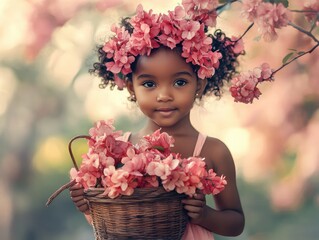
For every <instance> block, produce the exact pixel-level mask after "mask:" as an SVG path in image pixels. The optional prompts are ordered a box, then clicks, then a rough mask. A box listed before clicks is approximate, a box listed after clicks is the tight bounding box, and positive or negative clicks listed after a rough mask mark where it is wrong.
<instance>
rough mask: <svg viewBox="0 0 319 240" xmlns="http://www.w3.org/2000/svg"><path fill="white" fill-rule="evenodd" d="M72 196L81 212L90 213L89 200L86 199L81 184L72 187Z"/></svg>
mask: <svg viewBox="0 0 319 240" xmlns="http://www.w3.org/2000/svg"><path fill="white" fill-rule="evenodd" d="M70 196H71V199H72V201H73V202H74V204H75V206H76V208H77V209H78V210H79V211H81V212H83V213H85V212H88V211H89V205H88V203H87V200H86V199H84V188H83V187H82V186H81V185H80V184H75V185H74V186H72V187H70Z"/></svg>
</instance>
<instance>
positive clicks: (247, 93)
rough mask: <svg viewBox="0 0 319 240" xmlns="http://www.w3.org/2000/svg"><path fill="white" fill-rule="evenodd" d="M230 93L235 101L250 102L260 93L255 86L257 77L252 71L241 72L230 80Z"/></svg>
mask: <svg viewBox="0 0 319 240" xmlns="http://www.w3.org/2000/svg"><path fill="white" fill-rule="evenodd" d="M231 83H232V86H231V87H230V89H229V90H230V93H231V95H232V97H234V99H235V102H243V103H252V102H253V99H254V98H257V99H258V97H259V96H260V95H261V92H260V91H259V89H258V88H257V84H258V78H257V77H256V76H255V75H254V74H252V72H248V73H242V74H240V75H238V76H236V77H234V78H233V79H232V80H231Z"/></svg>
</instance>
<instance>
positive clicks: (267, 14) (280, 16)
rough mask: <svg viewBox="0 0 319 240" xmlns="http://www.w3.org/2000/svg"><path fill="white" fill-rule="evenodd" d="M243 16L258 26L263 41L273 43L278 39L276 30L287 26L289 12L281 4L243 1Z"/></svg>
mask: <svg viewBox="0 0 319 240" xmlns="http://www.w3.org/2000/svg"><path fill="white" fill-rule="evenodd" d="M242 3H243V12H242V13H243V15H244V16H245V17H246V18H247V19H248V20H249V21H251V22H255V23H256V24H257V25H258V29H259V31H260V32H261V34H262V36H263V38H264V39H265V41H274V40H276V39H277V38H278V35H277V33H276V30H275V29H276V28H278V29H279V28H282V27H285V26H287V25H288V22H289V21H290V12H289V10H288V9H287V8H285V7H284V5H283V4H282V3H279V4H273V3H269V2H263V1H262V0H243V1H242Z"/></svg>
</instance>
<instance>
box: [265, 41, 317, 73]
mask: <svg viewBox="0 0 319 240" xmlns="http://www.w3.org/2000/svg"><path fill="white" fill-rule="evenodd" d="M318 46H319V42H318V44H316V45H315V46H313V47H312V48H311V49H309V50H308V51H306V52H303V53H301V54H299V55H298V56H296V57H294V58H293V59H291V60H290V61H288V62H286V63H285V64H283V65H282V66H281V67H279V68H278V69H276V70H275V71H273V73H272V74H271V76H270V79H271V78H272V77H273V75H275V73H277V72H278V71H280V70H281V69H283V68H284V67H286V66H287V65H288V64H290V63H292V62H293V61H295V60H297V59H298V58H301V57H302V56H304V55H306V54H310V53H312V52H313V51H314V50H315V49H316V48H317V47H318Z"/></svg>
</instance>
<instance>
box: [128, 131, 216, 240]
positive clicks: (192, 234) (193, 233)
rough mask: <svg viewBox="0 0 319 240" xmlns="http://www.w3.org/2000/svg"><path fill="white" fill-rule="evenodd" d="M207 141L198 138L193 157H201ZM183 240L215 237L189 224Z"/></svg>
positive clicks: (201, 135) (204, 138)
mask: <svg viewBox="0 0 319 240" xmlns="http://www.w3.org/2000/svg"><path fill="white" fill-rule="evenodd" d="M130 135H131V133H130V132H126V133H125V134H124V135H123V136H122V139H123V141H128V139H129V137H130ZM205 140H206V136H205V135H203V134H201V133H200V134H199V135H198V138H197V142H196V145H195V149H194V153H193V156H200V153H201V150H202V148H203V145H204V143H205ZM181 240H214V236H213V234H212V232H210V231H208V230H207V229H206V228H203V227H201V226H199V225H196V224H192V223H188V224H187V226H186V230H185V233H184V235H183V237H182V239H181Z"/></svg>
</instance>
